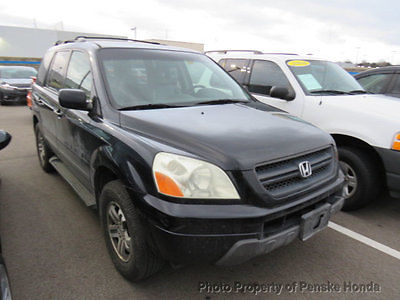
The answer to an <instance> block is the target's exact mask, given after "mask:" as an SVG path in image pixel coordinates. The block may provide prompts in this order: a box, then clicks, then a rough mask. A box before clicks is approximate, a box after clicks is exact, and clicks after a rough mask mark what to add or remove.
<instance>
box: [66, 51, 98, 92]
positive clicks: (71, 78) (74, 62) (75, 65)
mask: <svg viewBox="0 0 400 300" xmlns="http://www.w3.org/2000/svg"><path fill="white" fill-rule="evenodd" d="M92 82H93V81H92V72H91V69H90V61H89V57H88V55H87V54H86V53H83V52H79V51H74V52H72V55H71V60H70V62H69V66H68V71H67V76H66V78H65V83H64V87H65V88H70V89H81V90H83V91H85V93H86V95H87V96H88V98H90V92H91V90H92Z"/></svg>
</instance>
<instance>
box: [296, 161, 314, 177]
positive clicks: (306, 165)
mask: <svg viewBox="0 0 400 300" xmlns="http://www.w3.org/2000/svg"><path fill="white" fill-rule="evenodd" d="M299 171H300V175H301V177H303V178H307V177H310V176H311V174H312V168H311V164H310V162H309V161H303V162H301V163H299Z"/></svg>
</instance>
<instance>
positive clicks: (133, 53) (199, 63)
mask: <svg viewBox="0 0 400 300" xmlns="http://www.w3.org/2000/svg"><path fill="white" fill-rule="evenodd" d="M99 59H100V63H101V67H102V70H103V73H104V75H105V76H104V78H105V82H106V88H107V90H108V93H109V95H110V98H111V101H112V102H113V104H114V105H115V107H116V108H118V109H123V108H129V107H135V106H137V107H142V106H144V107H153V108H161V107H166V106H167V105H171V106H172V105H175V106H178V105H180V106H183V105H190V104H196V103H200V102H209V101H221V100H224V101H226V100H235V101H249V100H250V96H249V95H248V93H246V92H245V91H244V89H243V88H242V87H241V86H240V85H239V84H238V83H237V82H235V81H234V80H233V79H232V78H231V77H230V76H228V75H227V74H226V72H225V71H224V70H223V69H221V68H220V67H219V66H218V65H217V64H216V63H214V62H213V61H212V60H211V59H209V58H208V57H206V56H205V55H201V54H196V53H187V52H177V51H165V50H149V49H147V50H144V49H117V48H113V49H102V50H100V51H99Z"/></svg>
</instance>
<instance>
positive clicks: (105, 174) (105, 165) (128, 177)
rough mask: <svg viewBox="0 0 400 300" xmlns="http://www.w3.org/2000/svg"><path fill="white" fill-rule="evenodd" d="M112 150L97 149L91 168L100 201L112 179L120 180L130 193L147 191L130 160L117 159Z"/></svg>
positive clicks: (95, 191) (105, 148) (96, 195)
mask: <svg viewBox="0 0 400 300" xmlns="http://www.w3.org/2000/svg"><path fill="white" fill-rule="evenodd" d="M111 153H112V151H110V149H107V147H101V148H99V149H98V150H97V151H95V153H94V155H93V158H92V163H91V169H92V172H91V173H92V176H91V177H92V179H91V180H92V187H93V190H94V194H95V197H96V202H98V200H99V197H100V194H101V191H102V189H103V187H104V186H105V185H106V184H107V183H108V182H110V181H113V180H120V181H121V182H122V184H123V185H124V186H125V187H127V188H128V190H129V192H130V193H132V192H133V193H135V194H136V193H140V194H144V193H145V187H144V184H143V181H142V179H141V178H140V175H139V173H138V172H137V171H136V170H135V168H134V167H133V164H131V163H130V162H129V160H127V159H126V160H125V159H121V158H119V160H115V159H113V157H112V155H111Z"/></svg>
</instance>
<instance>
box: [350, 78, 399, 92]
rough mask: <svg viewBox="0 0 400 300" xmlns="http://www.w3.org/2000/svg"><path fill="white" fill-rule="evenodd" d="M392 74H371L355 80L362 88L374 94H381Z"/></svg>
mask: <svg viewBox="0 0 400 300" xmlns="http://www.w3.org/2000/svg"><path fill="white" fill-rule="evenodd" d="M391 76H392V74H371V75H368V76H365V77H362V78H359V79H357V80H358V82H359V83H360V84H361V85H362V87H363V88H364V89H365V90H366V91H368V92H370V93H374V94H383V93H384V92H385V88H386V86H387V84H388V83H389V81H390V79H391Z"/></svg>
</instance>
